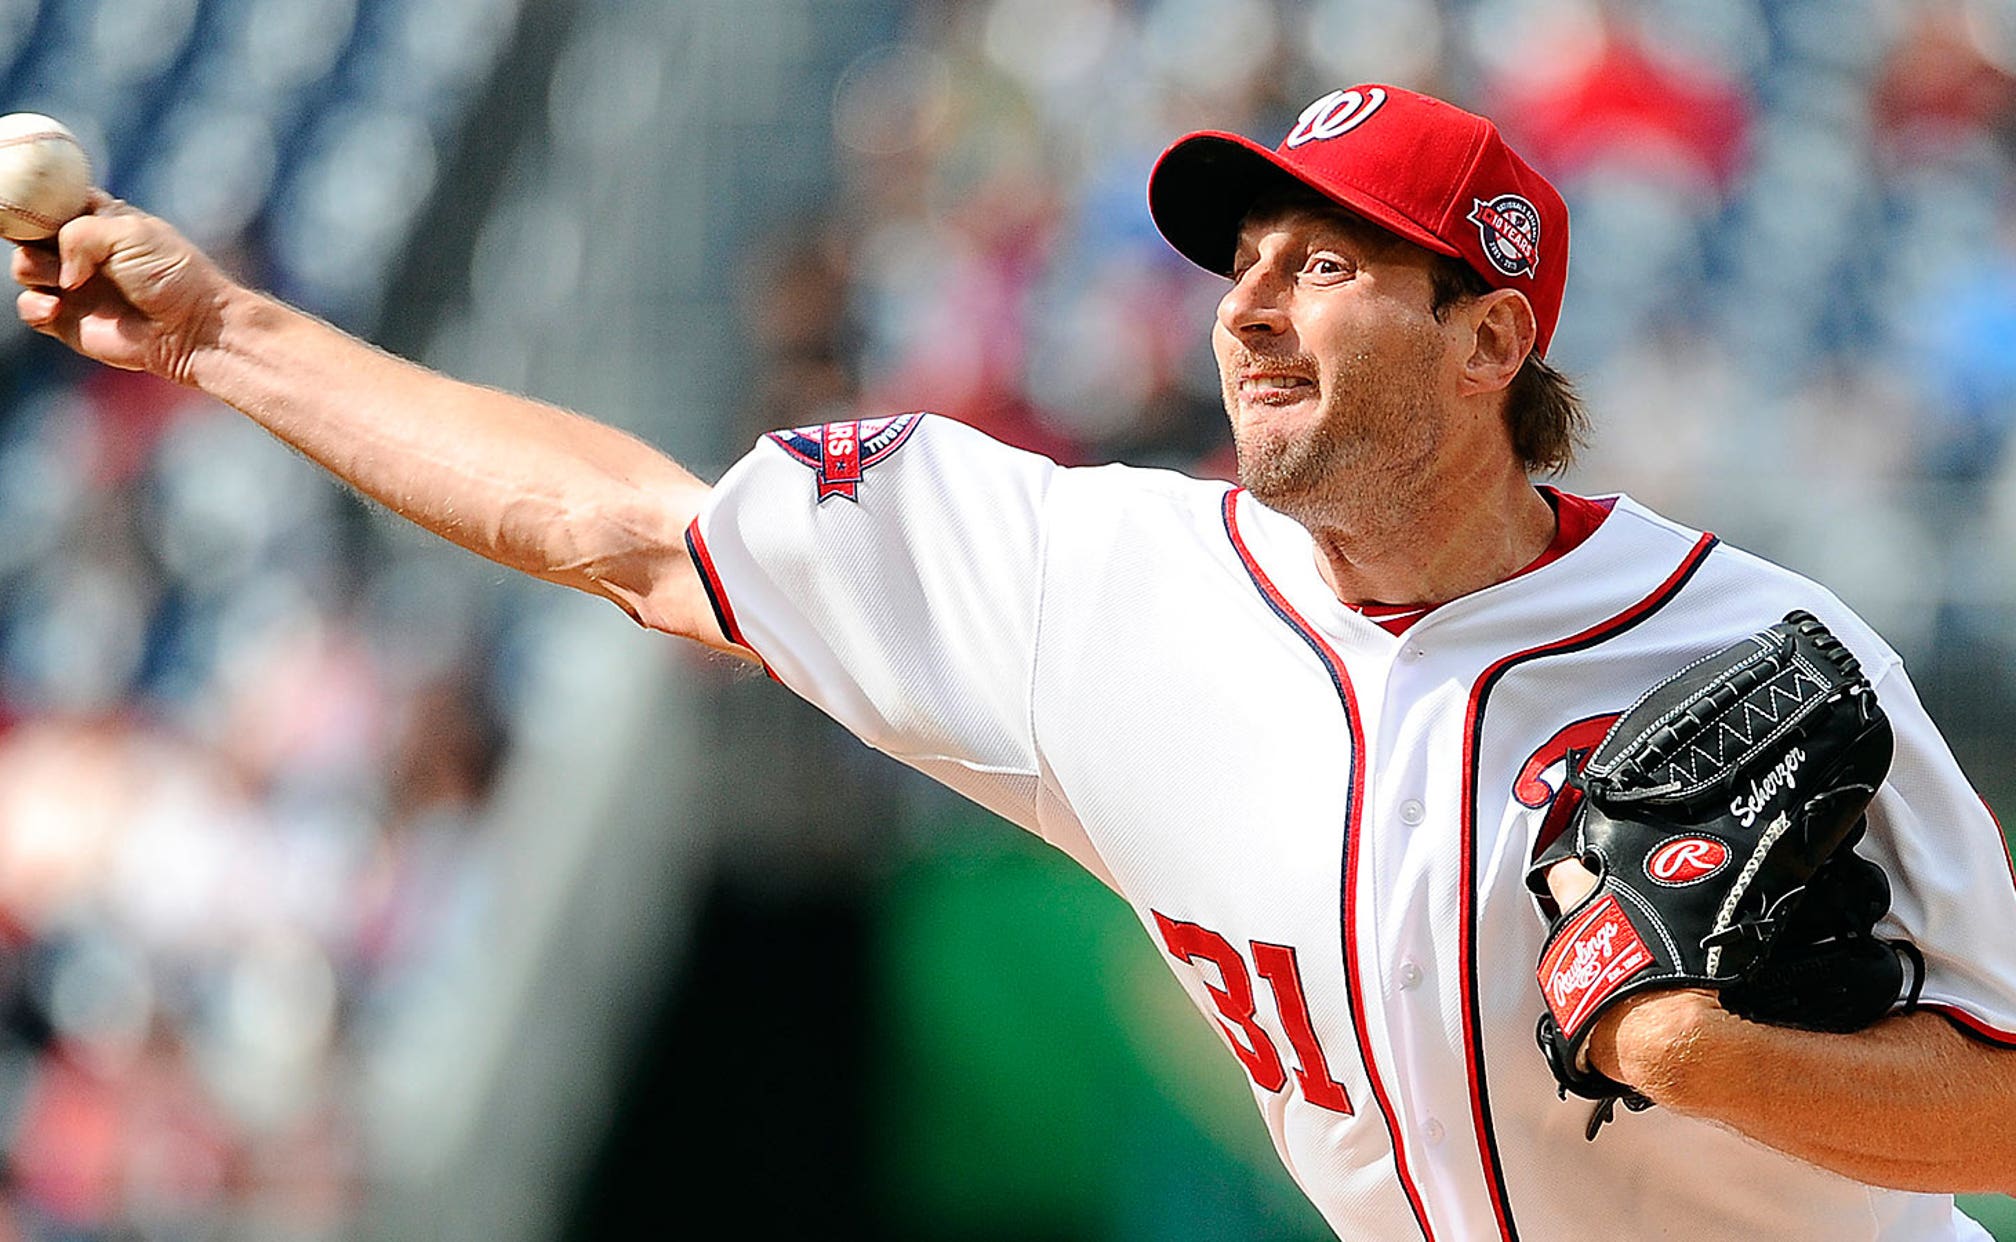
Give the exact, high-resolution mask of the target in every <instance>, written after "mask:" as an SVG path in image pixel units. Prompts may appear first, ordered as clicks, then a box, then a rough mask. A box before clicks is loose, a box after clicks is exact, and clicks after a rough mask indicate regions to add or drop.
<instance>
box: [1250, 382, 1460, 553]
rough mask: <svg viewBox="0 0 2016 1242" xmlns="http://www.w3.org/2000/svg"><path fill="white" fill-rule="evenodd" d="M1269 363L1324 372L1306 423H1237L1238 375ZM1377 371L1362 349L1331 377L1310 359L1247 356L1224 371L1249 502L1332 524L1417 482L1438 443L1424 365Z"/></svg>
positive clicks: (1302, 519)
mask: <svg viewBox="0 0 2016 1242" xmlns="http://www.w3.org/2000/svg"><path fill="white" fill-rule="evenodd" d="M1265 363H1276V364H1286V365H1289V366H1293V367H1294V368H1295V369H1296V370H1299V371H1303V372H1304V373H1308V374H1317V375H1321V376H1322V382H1321V396H1320V398H1319V404H1318V406H1317V409H1316V410H1315V411H1314V413H1313V414H1312V415H1310V416H1309V421H1308V422H1307V423H1306V424H1305V425H1302V426H1284V425H1283V424H1284V422H1285V421H1286V420H1273V419H1269V420H1265V425H1263V426H1253V425H1250V424H1249V423H1247V422H1246V420H1244V419H1242V418H1241V416H1240V415H1241V406H1240V403H1239V397H1238V392H1237V383H1238V381H1237V379H1236V376H1237V375H1238V373H1239V372H1240V371H1241V370H1243V369H1246V368H1249V367H1253V366H1256V365H1264V364H1265ZM1408 363H1410V364H1416V365H1403V366H1400V367H1391V366H1388V367H1381V366H1380V365H1378V364H1377V363H1376V362H1375V361H1374V359H1373V357H1372V356H1371V355H1370V354H1367V353H1361V354H1357V355H1354V356H1352V357H1350V358H1348V359H1345V360H1344V361H1343V363H1342V364H1341V365H1339V366H1337V367H1335V368H1333V369H1331V370H1330V371H1328V372H1324V371H1322V370H1319V369H1318V368H1317V366H1316V364H1315V360H1314V359H1313V358H1295V359H1281V358H1267V359H1261V358H1259V357H1258V356H1255V355H1247V356H1245V357H1242V358H1239V359H1237V360H1236V361H1235V362H1234V363H1233V364H1231V365H1228V366H1227V367H1226V368H1225V370H1224V376H1225V380H1224V396H1225V409H1226V413H1227V415H1228V416H1229V417H1230V418H1231V421H1232V439H1233V447H1234V449H1235V450H1236V452H1237V454H1238V469H1239V485H1240V486H1241V487H1244V488H1245V489H1246V490H1247V491H1248V492H1249V493H1251V494H1252V496H1253V498H1254V499H1255V500H1258V501H1259V502H1260V503H1262V504H1264V505H1266V506H1267V507H1268V508H1270V509H1273V510H1276V511H1277V512H1281V513H1285V514H1287V515H1288V516H1290V517H1293V518H1295V519H1296V520H1297V521H1299V522H1301V523H1302V524H1303V525H1305V526H1312V525H1315V524H1318V523H1324V522H1329V521H1333V520H1336V518H1337V517H1338V516H1339V515H1340V508H1341V511H1342V512H1349V511H1350V509H1351V508H1353V507H1355V506H1357V505H1359V504H1363V503H1364V502H1365V501H1367V500H1368V499H1371V500H1376V499H1377V498H1378V497H1380V496H1382V495H1392V494H1393V492H1392V489H1394V488H1401V489H1405V488H1407V487H1409V486H1410V484H1412V483H1415V482H1418V480H1419V477H1420V476H1421V475H1422V474H1423V473H1424V472H1425V470H1426V469H1427V467H1428V465H1429V463H1430V462H1431V461H1432V459H1433V458H1434V456H1435V452H1436V449H1437V446H1438V445H1439V444H1440V441H1441V435H1440V426H1439V423H1438V420H1437V419H1435V418H1434V417H1433V416H1432V414H1431V413H1430V411H1429V409H1428V401H1427V393H1428V388H1427V384H1428V379H1429V372H1428V367H1427V363H1426V359H1425V358H1424V359H1409V360H1408Z"/></svg>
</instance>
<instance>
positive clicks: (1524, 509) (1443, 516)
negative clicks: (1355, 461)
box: [1302, 454, 1555, 605]
mask: <svg viewBox="0 0 2016 1242" xmlns="http://www.w3.org/2000/svg"><path fill="white" fill-rule="evenodd" d="M1391 482H1392V483H1393V484H1395V486H1387V487H1376V488H1365V489H1362V490H1354V491H1353V492H1352V493H1351V494H1350V495H1349V496H1348V497H1337V498H1335V503H1333V504H1330V505H1326V506H1325V512H1324V513H1323V514H1321V515H1320V516H1318V517H1317V518H1316V520H1314V521H1311V520H1309V519H1308V517H1306V516H1305V517H1303V518H1302V522H1303V525H1304V526H1307V527H1308V528H1309V531H1310V533H1311V534H1312V535H1314V536H1315V539H1316V545H1315V550H1316V567H1317V569H1318V571H1319V572H1321V573H1322V575H1323V579H1324V581H1325V582H1327V583H1328V584H1329V586H1330V589H1331V590H1332V591H1334V592H1336V594H1337V598H1338V599H1340V600H1343V601H1344V602H1345V603H1347V604H1365V603H1386V604H1429V605H1433V604H1441V603H1444V602H1446V601H1448V600H1452V599H1455V598H1456V597H1458V596H1460V595H1468V594H1469V593H1470V592H1472V591H1481V590H1483V589H1484V588H1485V587H1487V586H1490V585H1492V584H1493V583H1497V582H1503V581H1504V580H1505V579H1507V578H1510V577H1511V576H1512V575H1514V574H1516V573H1518V572H1519V571H1520V570H1521V569H1523V568H1525V567H1526V566H1527V565H1529V564H1531V563H1532V561H1533V560H1534V558H1535V557H1537V556H1539V555H1540V554H1541V553H1542V552H1543V551H1545V550H1546V548H1547V545H1548V543H1549V542H1550V541H1551V540H1552V539H1553V538H1554V528H1555V518H1554V510H1553V507H1552V506H1551V505H1549V504H1548V503H1547V499H1546V497H1544V496H1542V495H1541V494H1540V493H1539V492H1538V491H1537V490H1535V489H1534V487H1533V484H1532V483H1531V482H1530V481H1529V480H1528V479H1527V477H1526V472H1525V470H1524V469H1523V468H1521V467H1520V465H1519V463H1518V462H1517V461H1515V460H1513V459H1512V458H1511V457H1510V456H1509V455H1502V456H1501V455H1499V454H1491V455H1489V456H1488V458H1485V459H1482V460H1477V459H1473V460H1472V461H1470V462H1467V463H1444V462H1437V463H1435V465H1434V467H1433V468H1431V469H1429V470H1426V471H1422V472H1420V473H1418V474H1416V475H1415V476H1414V477H1413V478H1412V479H1409V480H1399V479H1395V480H1391Z"/></svg>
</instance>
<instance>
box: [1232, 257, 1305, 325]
mask: <svg viewBox="0 0 2016 1242" xmlns="http://www.w3.org/2000/svg"><path fill="white" fill-rule="evenodd" d="M1287 293H1288V282H1287V281H1286V280H1285V279H1283V278H1282V276H1281V275H1280V274H1279V273H1278V272H1275V271H1274V270H1273V265H1272V264H1269V263H1266V262H1260V263H1255V264H1254V265H1253V266H1251V267H1249V268H1247V269H1246V270H1245V271H1244V272H1243V273H1241V274H1240V275H1239V277H1238V278H1237V279H1235V280H1234V281H1233V282H1232V287H1231V288H1230V289H1227V290H1226V291H1225V296H1224V297H1222V298H1220V299H1218V322H1219V324H1220V325H1221V326H1222V327H1223V328H1224V329H1225V330H1226V331H1227V332H1230V333H1231V334H1232V335H1233V336H1236V337H1241V338H1244V337H1248V336H1256V335H1266V336H1278V335H1280V334H1281V333H1282V332H1284V331H1286V330H1287V327H1288V312H1287V311H1286V309H1285V308H1284V303H1285V301H1286V298H1287Z"/></svg>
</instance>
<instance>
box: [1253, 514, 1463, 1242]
mask: <svg viewBox="0 0 2016 1242" xmlns="http://www.w3.org/2000/svg"><path fill="white" fill-rule="evenodd" d="M1242 490H1243V489H1241V488H1236V487H1235V488H1232V489H1231V490H1229V491H1227V492H1226V493H1225V500H1224V504H1223V506H1222V511H1223V517H1224V520H1225V535H1226V537H1227V538H1228V539H1230V540H1231V541H1232V550H1233V551H1234V552H1236V553H1238V555H1239V561H1240V563H1241V564H1242V565H1244V566H1245V567H1246V576H1247V577H1249V578H1251V579H1252V580H1253V586H1254V588H1255V589H1256V590H1258V591H1259V592H1260V597H1261V598H1262V599H1264V600H1266V601H1267V606H1268V607H1269V608H1271V609H1273V610H1274V615H1275V616H1277V617H1279V618H1281V620H1282V622H1283V623H1285V624H1286V625H1287V626H1288V628H1289V629H1291V630H1294V631H1295V633H1296V634H1297V635H1299V636H1300V637H1301V639H1302V641H1303V642H1305V643H1307V644H1309V649H1310V650H1311V651H1313V652H1315V653H1316V658H1317V660H1318V661H1320V662H1321V663H1322V665H1323V668H1324V670H1325V671H1326V672H1328V673H1329V674H1330V682H1331V684H1332V685H1334V686H1335V687H1336V688H1337V697H1338V699H1339V700H1341V701H1342V703H1343V705H1344V721H1345V725H1346V727H1347V729H1348V731H1349V732H1350V734H1351V789H1350V797H1349V800H1348V801H1347V803H1346V810H1345V823H1344V861H1343V882H1342V892H1341V893H1340V895H1339V900H1338V905H1339V908H1340V911H1341V916H1342V927H1341V931H1342V932H1343V936H1344V996H1345V999H1346V1000H1347V1001H1348V1002H1349V1003H1350V1006H1351V1026H1352V1032H1351V1033H1352V1035H1353V1036H1355V1037H1356V1039H1357V1041H1358V1059H1359V1061H1360V1062H1362V1063H1363V1064H1364V1066H1365V1077H1366V1078H1367V1079H1368V1080H1370V1081H1371V1084H1372V1098H1373V1101H1374V1102H1375V1103H1376V1104H1377V1105H1378V1106H1379V1116H1380V1118H1381V1119H1382V1120H1383V1121H1384V1122H1385V1123H1386V1133H1387V1137H1388V1138H1389V1139H1390V1140H1391V1142H1392V1146H1393V1165H1394V1168H1395V1169H1396V1170H1397V1171H1398V1172H1399V1174H1400V1187H1401V1189H1402V1190H1404V1191H1405V1192H1406V1194H1407V1204H1408V1206H1409V1207H1411V1208H1412V1209H1413V1210H1414V1223H1415V1224H1417V1225H1419V1226H1420V1227H1421V1236H1422V1237H1423V1238H1426V1239H1427V1240H1428V1242H1435V1233H1434V1231H1433V1230H1431V1229H1430V1228H1429V1227H1428V1209H1427V1207H1426V1205H1424V1204H1423V1203H1422V1202H1421V1192H1420V1191H1419V1190H1417V1189H1415V1186H1414V1176H1413V1173H1412V1172H1411V1171H1409V1169H1408V1167H1407V1149H1406V1147H1405V1145H1404V1144H1402V1142H1401V1141H1400V1134H1401V1130H1400V1125H1399V1123H1398V1121H1397V1120H1395V1118H1394V1115H1393V1104H1392V1101H1391V1100H1389V1099H1388V1098H1387V1096H1386V1087H1385V1084H1384V1083H1382V1082H1381V1081H1380V1079H1379V1067H1378V1066H1377V1065H1376V1064H1375V1063H1374V1062H1373V1060H1372V1044H1371V1041H1370V1039H1369V1038H1368V1037H1367V1036H1366V1033H1365V1029H1366V1024H1365V1009H1364V1002H1363V1000H1362V999H1361V997H1360V992H1359V988H1358V984H1357V979H1358V973H1359V972H1358V937H1357V934H1356V933H1357V928H1356V925H1355V915H1356V911H1357V907H1358V903H1357V901H1356V900H1354V894H1355V892H1356V891H1357V883H1356V881H1357V875H1358V854H1359V850H1358V828H1359V825H1360V823H1362V822H1363V818H1364V807H1365V726H1364V723H1363V721H1362V719H1361V718H1360V717H1359V714H1358V694H1357V691H1355V690H1354V689H1352V686H1351V678H1350V677H1349V675H1347V674H1346V673H1345V671H1344V661H1343V660H1341V659H1339V658H1338V655H1337V653H1336V652H1335V651H1333V650H1331V648H1330V644H1329V643H1326V642H1324V641H1323V637H1322V635H1320V634H1318V633H1317V632H1316V629H1315V627H1314V626H1312V625H1310V624H1309V623H1308V622H1307V621H1304V620H1303V619H1302V615H1301V614H1300V613H1298V612H1296V611H1295V608H1294V606H1293V605H1292V604H1290V603H1289V602H1288V600H1287V597H1286V596H1284V595H1282V594H1281V592H1280V590H1279V589H1277V588H1276V587H1275V585H1274V583H1273V581H1272V580H1271V579H1269V578H1268V577H1267V572H1266V571H1265V570H1263V569H1261V568H1260V562H1259V561H1257V560H1255V559H1254V557H1253V553H1252V552H1251V551H1250V550H1249V549H1248V548H1247V547H1246V541H1245V540H1244V539H1243V538H1241V537H1240V535H1239V512H1238V510H1239V494H1240V492H1241V491H1242Z"/></svg>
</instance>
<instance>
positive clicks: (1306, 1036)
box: [1151, 910, 1351, 1116]
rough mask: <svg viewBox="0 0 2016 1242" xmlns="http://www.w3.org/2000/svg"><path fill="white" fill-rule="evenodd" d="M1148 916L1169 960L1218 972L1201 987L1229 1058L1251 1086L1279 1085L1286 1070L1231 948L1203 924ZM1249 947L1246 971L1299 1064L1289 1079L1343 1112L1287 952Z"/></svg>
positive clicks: (1280, 947)
mask: <svg viewBox="0 0 2016 1242" xmlns="http://www.w3.org/2000/svg"><path fill="white" fill-rule="evenodd" d="M1151 913H1153V914H1154V915H1155V926H1156V929H1157V930H1158V931H1160V932H1161V933H1162V943H1163V944H1165V945H1167V946H1168V948H1169V952H1170V954H1171V955H1172V956H1174V957H1176V958H1178V959H1180V960H1182V961H1185V962H1188V963H1189V964H1190V965H1192V966H1196V965H1197V964H1198V963H1200V962H1209V963H1211V964H1212V965H1213V966H1215V967H1217V968H1218V977H1219V978H1220V979H1221V980H1223V982H1224V986H1223V987H1218V986H1216V985H1214V984H1213V983H1212V982H1211V979H1210V977H1209V975H1208V974H1206V975H1205V976H1204V990H1205V991H1207V992H1209V993H1210V994H1211V1000H1212V1003H1213V1004H1215V1005H1217V1006H1218V1021H1219V1024H1220V1025H1222V1026H1223V1027H1224V1028H1225V1035H1226V1037H1227V1038H1228V1039H1230V1040H1231V1042H1232V1051H1233V1053H1234V1054H1235V1055H1237V1056H1238V1058H1239V1061H1240V1063H1241V1064H1243V1065H1244V1066H1245V1067H1246V1072H1247V1073H1248V1074H1250V1075H1252V1078H1253V1081H1254V1082H1255V1083H1258V1084H1259V1085H1260V1086H1261V1087H1262V1088H1263V1089H1265V1090H1268V1091H1279V1090H1281V1089H1282V1088H1283V1087H1285V1086H1287V1085H1288V1073H1287V1071H1286V1070H1285V1069H1283V1068H1282V1065H1281V1053H1280V1052H1279V1051H1278V1050H1277V1049H1276V1048H1275V1047H1274V1041H1273V1040H1272V1039H1270V1038H1268V1036H1267V1032H1266V1031H1264V1030H1262V1029H1261V1027H1260V1023H1259V1021H1258V1017H1257V1012H1256V1010H1257V1002H1256V998H1255V996H1254V993H1253V979H1252V976H1251V975H1250V974H1249V973H1248V972H1247V969H1246V959H1245V958H1244V957H1243V956H1241V955H1240V953H1239V950H1237V949H1235V948H1233V947H1232V942H1231V941H1229V940H1227V939H1225V937H1223V936H1221V935H1219V934H1218V933H1217V932H1214V931H1212V930H1211V929H1210V928H1208V927H1200V926H1198V925H1197V924H1195V923H1181V922H1178V921H1176V920H1175V919H1172V918H1170V917H1169V916H1168V915H1166V914H1163V913H1162V912H1161V911H1160V910H1155V911H1151ZM1250 947H1251V949H1252V952H1253V968H1254V970H1255V971H1257V972H1258V973H1259V975H1260V978H1261V979H1262V981H1264V982H1265V983H1266V984H1267V987H1268V989H1269V990H1270V991H1272V992H1273V994H1274V1011H1275V1012H1276V1013H1278V1014H1280V1015H1281V1026H1282V1029H1283V1030H1285V1031H1286V1032H1287V1033H1288V1043H1289V1044H1290V1046H1292V1047H1293V1048H1294V1050H1295V1059H1296V1061H1297V1062H1299V1064H1298V1065H1297V1066H1296V1068H1295V1081H1296V1082H1297V1083H1298V1084H1300V1086H1301V1088H1302V1095H1303V1097H1304V1098H1305V1099H1307V1100H1308V1101H1309V1102H1310V1103H1311V1104H1315V1105H1317V1106H1319V1107H1322V1108H1327V1109H1330V1110H1331V1111H1332V1112H1339V1113H1343V1114H1345V1115H1347V1116H1348V1115H1350V1113H1351V1098H1350V1097H1349V1096H1347V1095H1346V1094H1345V1093H1344V1086H1343V1084H1342V1083H1340V1082H1338V1081H1337V1080H1336V1079H1335V1078H1332V1077H1331V1076H1330V1063H1329V1062H1328V1061H1326V1060H1324V1059H1323V1048H1322V1045H1320V1044H1318V1043H1317V1042H1316V1032H1315V1030H1314V1029H1313V1028H1312V1027H1311V1026H1310V1024H1309V1001H1308V998H1307V997H1305V996H1304V995H1303V994H1302V970H1301V967H1299V966H1298V965H1297V964H1296V962H1295V950H1294V949H1293V948H1292V947H1290V946H1288V945H1285V944H1267V943H1265V942H1264V941H1259V940H1255V941H1253V942H1252V944H1251V946H1250Z"/></svg>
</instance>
